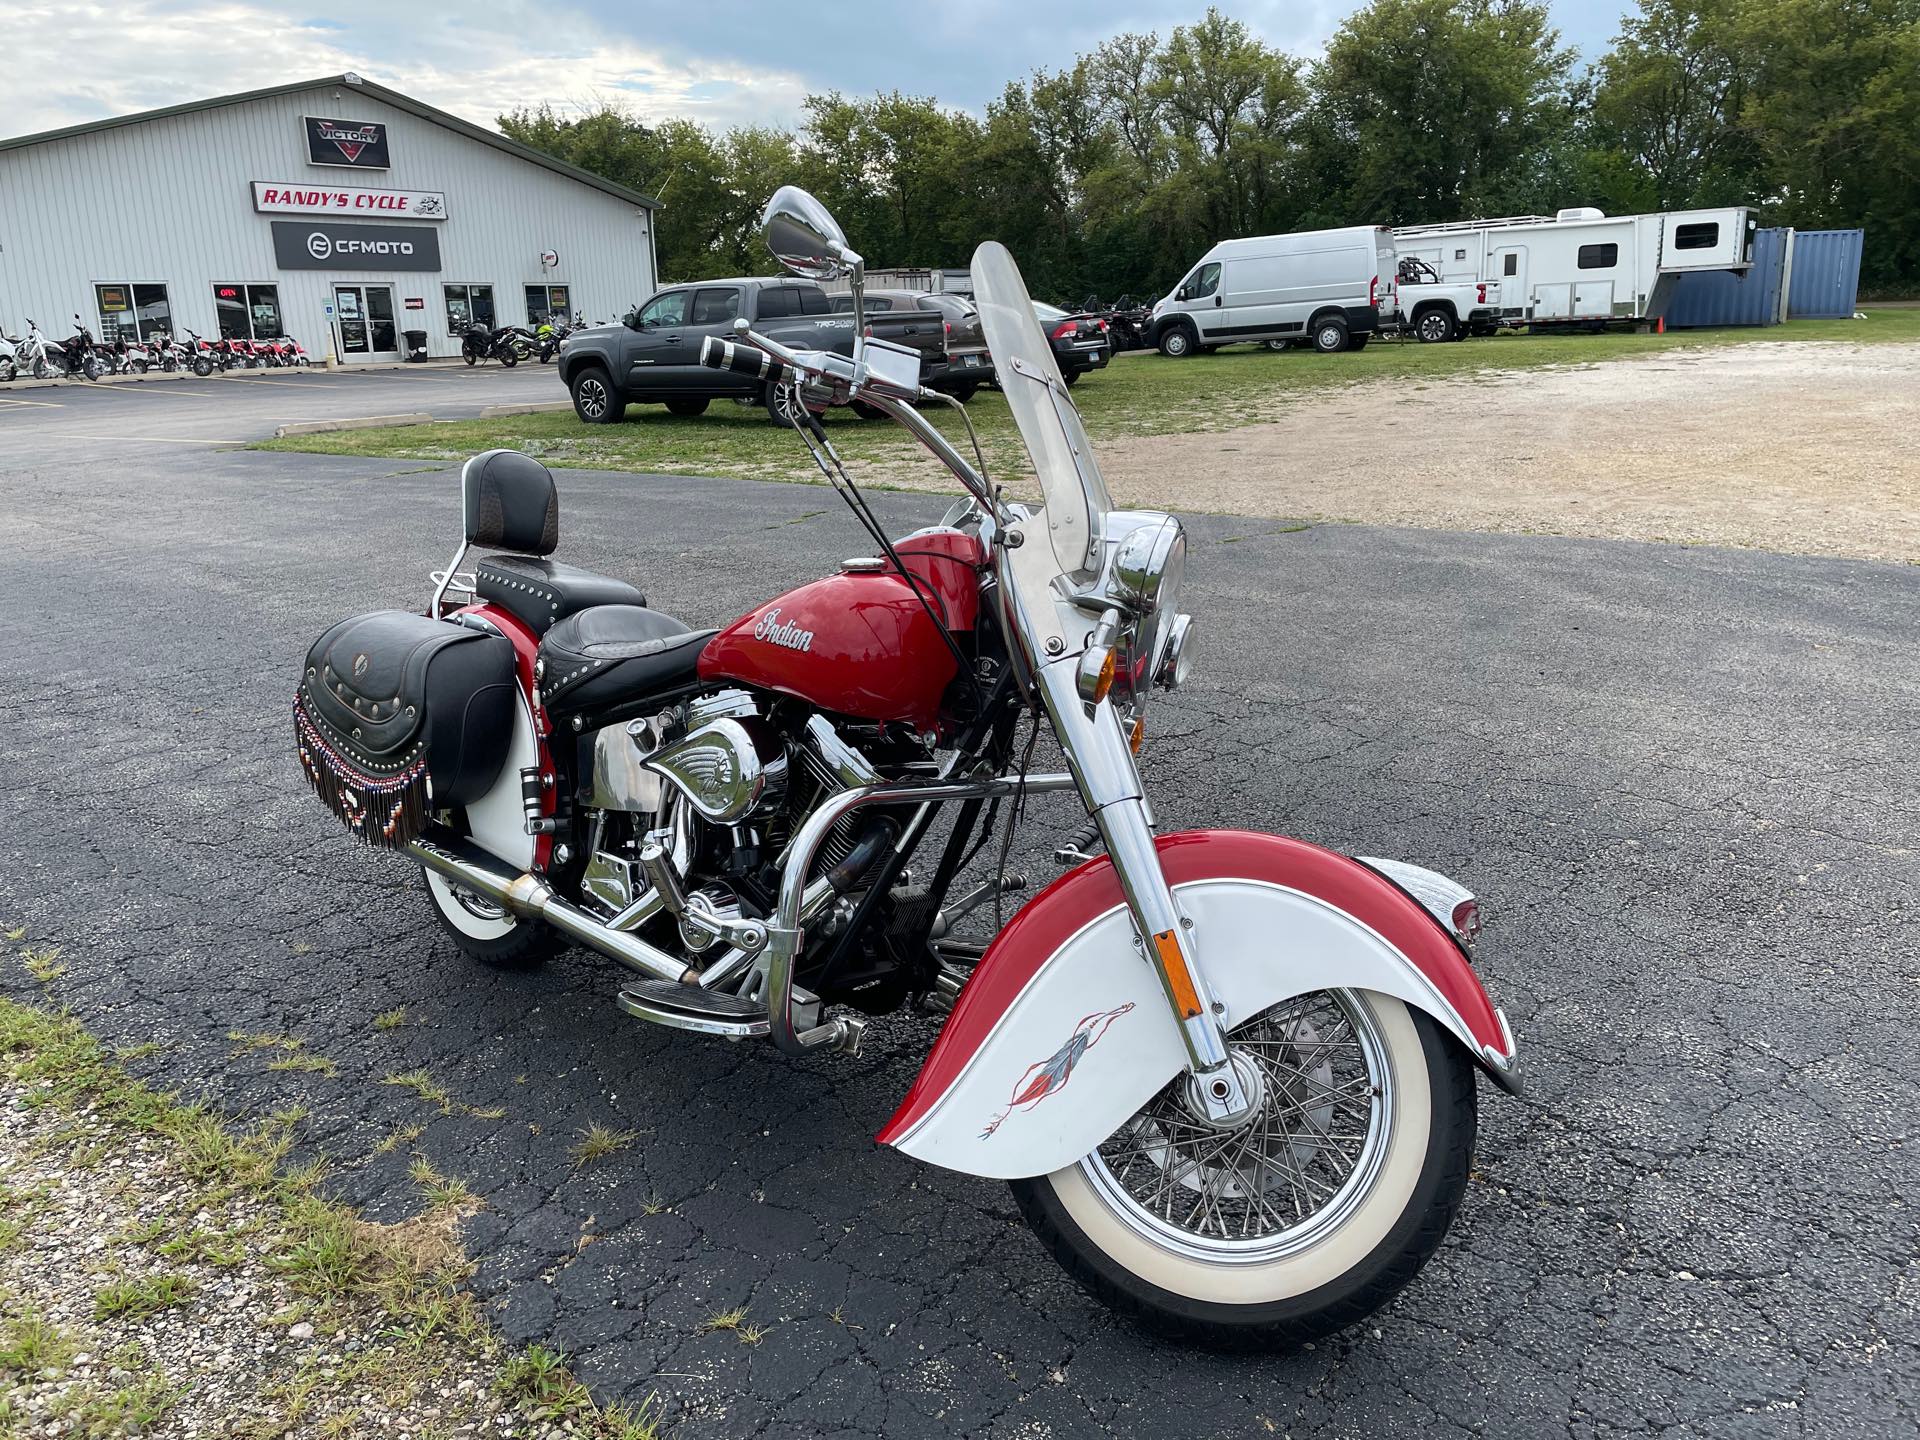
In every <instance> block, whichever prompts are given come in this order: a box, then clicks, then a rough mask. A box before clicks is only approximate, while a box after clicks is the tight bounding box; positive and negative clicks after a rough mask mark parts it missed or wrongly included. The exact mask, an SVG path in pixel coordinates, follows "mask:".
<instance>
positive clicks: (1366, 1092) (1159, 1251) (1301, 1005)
mask: <svg viewBox="0 0 1920 1440" xmlns="http://www.w3.org/2000/svg"><path fill="white" fill-rule="evenodd" d="M1229 1043H1230V1044H1231V1045H1232V1046H1233V1048H1234V1051H1235V1054H1236V1057H1237V1059H1236V1064H1237V1065H1240V1066H1245V1067H1250V1070H1249V1073H1250V1074H1252V1075H1253V1076H1254V1077H1255V1087H1256V1091H1257V1093H1258V1094H1259V1095H1260V1097H1261V1098H1260V1104H1259V1106H1258V1107H1257V1108H1256V1112H1255V1118H1254V1119H1252V1120H1251V1121H1248V1122H1246V1123H1244V1124H1243V1125H1242V1126H1240V1127H1236V1128H1235V1129H1233V1130H1229V1131H1224V1132H1223V1131H1217V1130H1209V1129H1207V1128H1206V1127H1205V1126H1204V1125H1203V1124H1202V1123H1200V1121H1199V1119H1198V1111H1197V1110H1196V1109H1195V1108H1194V1107H1192V1106H1189V1105H1188V1104H1187V1103H1186V1101H1185V1097H1184V1092H1183V1087H1184V1085H1185V1083H1186V1076H1185V1075H1184V1073H1183V1074H1182V1075H1181V1076H1180V1077H1178V1078H1177V1079H1176V1080H1175V1081H1174V1082H1173V1083H1172V1084H1171V1085H1169V1086H1168V1087H1167V1089H1165V1090H1163V1091H1162V1092H1161V1093H1160V1094H1159V1095H1157V1096H1155V1097H1154V1099H1153V1100H1152V1101H1150V1102H1148V1104H1147V1105H1145V1106H1143V1107H1142V1108H1141V1110H1140V1111H1139V1112H1137V1113H1136V1114H1135V1115H1133V1116H1132V1117H1130V1118H1129V1119H1128V1121H1127V1123H1126V1124H1125V1125H1122V1126H1121V1127H1120V1129H1119V1130H1117V1131H1116V1132H1115V1133H1114V1135H1113V1136H1112V1137H1110V1138H1109V1140H1107V1141H1106V1142H1105V1143H1103V1144H1102V1145H1101V1147H1100V1149H1099V1150H1098V1151H1096V1152H1095V1153H1094V1154H1093V1155H1090V1156H1088V1157H1087V1158H1086V1159H1084V1160H1082V1161H1081V1162H1080V1163H1078V1164H1076V1165H1071V1166H1067V1167H1066V1168H1064V1169H1061V1170H1058V1171H1055V1172H1054V1173H1053V1174H1051V1175H1046V1176H1041V1177H1039V1178H1037V1179H1033V1180H1017V1181H1014V1182H1013V1191H1014V1196H1015V1199H1016V1200H1017V1201H1018V1202H1019V1204H1020V1208H1021V1210H1022V1212H1023V1213H1024V1214H1025V1215H1026V1217H1027V1221H1028V1223H1029V1224H1031V1225H1032V1226H1033V1228H1034V1231H1035V1233H1036V1234H1037V1235H1038V1236H1039V1237H1040V1239H1041V1241H1042V1242H1043V1243H1045V1244H1046V1245H1047V1247H1048V1248H1049V1249H1050V1250H1051V1251H1052V1252H1053V1254H1054V1257H1055V1258H1056V1259H1057V1260H1059V1261H1060V1263H1061V1264H1062V1265H1063V1266H1064V1267H1065V1268H1066V1269H1067V1271H1068V1272H1069V1273H1070V1274H1072V1275H1073V1276H1074V1277H1075V1279H1077V1280H1078V1281H1079V1282H1080V1283H1081V1285H1082V1286H1084V1287H1085V1288H1086V1289H1088V1290H1089V1291H1091V1292H1093V1294H1094V1295H1095V1296H1096V1297H1098V1298H1099V1299H1100V1300H1101V1301H1102V1302H1104V1303H1105V1304H1107V1305H1110V1306H1112V1307H1114V1308H1115V1309H1118V1310H1120V1311H1121V1312H1122V1313H1130V1314H1132V1315H1133V1316H1135V1317H1136V1318H1138V1319H1140V1320H1143V1321H1146V1322H1148V1323H1150V1324H1152V1325H1154V1326H1155V1327H1156V1328H1160V1329H1165V1330H1170V1331H1173V1332H1175V1333H1178V1334H1181V1335H1185V1336H1188V1337H1191V1338H1198V1339H1203V1340H1211V1341H1214V1342H1218V1343H1226V1344H1233V1345H1243V1346H1244V1345H1259V1346H1263V1347H1273V1348H1282V1347H1285V1346H1288V1345H1296V1344H1300V1343H1303V1342H1305V1341H1308V1340H1312V1339H1315V1338H1317V1337H1319V1336H1322V1335H1326V1334H1329V1333H1331V1332H1332V1331H1335V1330H1338V1329H1341V1328H1343V1327H1345V1326H1347V1325H1350V1324H1353V1323H1354V1322H1356V1321H1358V1320H1360V1319H1362V1318H1364V1317H1365V1316H1367V1315H1369V1314H1371V1313H1372V1312H1373V1311H1374V1310H1376V1309H1378V1308H1379V1307H1380V1306H1381V1305H1383V1304H1385V1303H1386V1301H1387V1300H1388V1299H1389V1298H1391V1297H1392V1296H1393V1295H1394V1294H1395V1293H1396V1292H1397V1291H1398V1290H1399V1289H1400V1288H1401V1287H1402V1286H1404V1285H1405V1284H1406V1283H1407V1282H1408V1281H1409V1280H1411V1279H1412V1278H1413V1276H1414V1275H1415V1274H1416V1273H1417V1272H1418V1271H1419V1269H1420V1267H1421V1266H1422V1265H1423V1264H1425V1263H1426V1260H1427V1259H1428V1257H1429V1256H1431V1255H1432V1253H1433V1251H1434V1249H1435V1248H1436V1247H1437V1246H1438V1245H1439V1243H1440V1240H1441V1238H1442V1237H1443V1236H1444V1235H1445V1234H1446V1231H1447V1227H1448V1225H1449V1224H1450V1223H1451V1222H1452V1219H1453V1216H1454V1213H1455V1211H1456V1210H1457V1209H1458V1208H1459V1205H1460V1200H1461V1197H1462V1195H1463V1194H1464V1192H1465V1189H1466V1181H1467V1171H1468V1168H1469V1166H1470V1165H1471V1163H1472V1156H1473V1143H1474V1132H1475V1119H1476V1114H1475V1106H1474V1088H1473V1087H1474V1081H1473V1070H1472V1065H1471V1063H1470V1062H1469V1061H1468V1060H1467V1058H1466V1056H1465V1055H1464V1054H1463V1053H1462V1052H1461V1051H1460V1048H1459V1046H1458V1045H1457V1044H1455V1043H1454V1042H1453V1041H1452V1040H1451V1039H1450V1038H1449V1037H1447V1036H1446V1035H1445V1034H1443V1033H1442V1032H1441V1030H1440V1029H1439V1028H1438V1026H1436V1025H1435V1024H1434V1023H1433V1021H1431V1020H1430V1019H1429V1018H1428V1017H1426V1016H1425V1015H1423V1014H1420V1013H1418V1012H1416V1011H1413V1010H1411V1009H1409V1008H1408V1007H1407V1006H1406V1005H1405V1004H1404V1003H1402V1002H1401V1001H1399V1000H1395V999H1392V998H1390V997H1388V996H1384V995H1380V994H1376V993H1372V992H1362V991H1322V992H1318V993H1317V994H1315V995H1311V996H1302V997H1298V998H1297V999H1295V1000H1290V1001H1286V1002H1283V1003H1282V1004H1280V1005H1277V1006H1275V1007H1273V1009H1271V1010H1269V1011H1267V1012H1266V1013H1265V1014H1264V1015H1262V1016H1257V1017H1255V1018H1254V1019H1253V1020H1251V1021H1249V1022H1248V1023H1247V1024H1245V1025H1242V1026H1240V1027H1238V1028H1236V1029H1235V1031H1234V1032H1233V1035H1232V1036H1231V1037H1230V1040H1229Z"/></svg>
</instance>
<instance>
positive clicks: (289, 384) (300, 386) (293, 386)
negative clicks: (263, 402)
mask: <svg viewBox="0 0 1920 1440" xmlns="http://www.w3.org/2000/svg"><path fill="white" fill-rule="evenodd" d="M235 378H236V379H237V378H238V377H235ZM239 383H240V384H242V385H280V386H284V387H285V388H286V389H288V390H305V389H306V388H307V386H308V385H309V384H310V383H311V382H310V381H306V380H259V379H255V378H254V377H253V376H251V375H249V376H248V377H247V378H246V379H244V380H241V381H240V382H239Z"/></svg>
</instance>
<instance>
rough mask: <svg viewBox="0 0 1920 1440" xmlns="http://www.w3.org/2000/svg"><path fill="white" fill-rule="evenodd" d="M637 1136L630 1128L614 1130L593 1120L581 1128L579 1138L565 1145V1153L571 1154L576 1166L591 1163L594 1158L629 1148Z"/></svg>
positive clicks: (602, 1157)
mask: <svg viewBox="0 0 1920 1440" xmlns="http://www.w3.org/2000/svg"><path fill="white" fill-rule="evenodd" d="M639 1138H640V1137H639V1135H637V1134H635V1133H634V1132H633V1131H631V1130H615V1129H614V1128H613V1127H612V1126H610V1125H602V1124H601V1123H600V1122H599V1121H598V1120H595V1121H594V1122H593V1123H592V1124H591V1125H588V1126H587V1127H586V1128H585V1129H583V1130H581V1132H580V1138H579V1139H578V1140H576V1141H574V1142H573V1144H572V1145H570V1146H568V1147H567V1153H568V1154H569V1155H571V1156H573V1163H574V1165H575V1166H576V1167H577V1166H581V1165H591V1164H592V1163H593V1162H594V1161H596V1160H604V1159H606V1157H607V1156H609V1155H614V1154H618V1153H619V1152H620V1151H622V1150H626V1149H629V1148H630V1147H631V1146H632V1145H633V1142H634V1141H636V1140H638V1139H639Z"/></svg>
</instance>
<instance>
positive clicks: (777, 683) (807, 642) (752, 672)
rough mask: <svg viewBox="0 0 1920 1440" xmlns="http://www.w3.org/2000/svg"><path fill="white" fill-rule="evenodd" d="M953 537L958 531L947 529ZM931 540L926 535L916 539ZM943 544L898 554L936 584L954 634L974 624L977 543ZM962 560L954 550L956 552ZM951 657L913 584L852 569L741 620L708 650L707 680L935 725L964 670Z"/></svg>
mask: <svg viewBox="0 0 1920 1440" xmlns="http://www.w3.org/2000/svg"><path fill="white" fill-rule="evenodd" d="M948 533H953V532H948ZM914 538H915V539H924V538H925V537H914ZM956 540H958V541H972V543H973V546H974V547H975V548H973V549H971V550H969V549H967V548H966V546H965V545H964V544H958V543H953V542H948V541H946V540H945V539H944V537H943V538H942V539H941V540H940V541H939V542H937V543H936V544H935V545H933V546H929V547H927V548H926V550H923V551H921V552H920V553H919V554H918V555H912V556H910V555H908V554H906V553H905V552H906V548H907V544H908V543H909V542H902V544H901V545H900V546H899V547H897V548H899V549H900V550H901V551H902V552H903V553H902V558H903V559H904V560H906V563H907V565H908V566H909V567H910V568H911V569H912V570H913V572H914V574H915V576H916V577H919V578H921V579H922V580H923V581H925V582H929V588H930V589H931V590H932V591H933V592H934V603H935V607H936V608H937V609H939V610H941V611H944V612H945V614H946V617H947V623H948V625H949V627H950V628H952V629H954V630H956V631H965V630H970V629H971V628H972V627H973V623H974V618H975V612H976V609H977V606H978V598H979V597H978V575H977V573H976V572H975V570H974V568H973V567H974V566H976V565H978V564H979V563H981V559H982V557H981V554H980V551H979V549H978V545H979V542H978V541H973V540H972V537H971V536H956ZM956 551H957V552H959V553H952V552H956ZM958 670H959V666H958V665H957V664H956V662H955V661H954V658H953V652H952V651H950V650H948V649H947V645H946V642H945V641H944V640H942V639H941V638H940V631H939V629H938V627H937V626H935V624H934V623H933V620H932V619H931V618H930V617H929V616H928V615H927V612H926V609H925V608H924V607H923V606H922V605H921V603H920V600H919V598H918V597H916V596H915V594H914V593H913V589H912V587H911V586H909V585H908V584H907V582H906V581H905V580H903V579H901V578H900V576H899V575H898V574H896V573H895V572H894V571H892V570H891V569H888V570H881V571H850V572H848V573H845V574H840V575H833V576H830V577H828V578H827V579H825V580H816V581H814V582H813V583H812V584H811V585H802V586H801V587H800V588H799V589H797V590H789V591H788V592H787V593H786V594H784V595H781V596H779V597H777V598H775V599H773V600H769V601H768V602H767V603H766V604H764V605H761V606H759V607H758V608H756V609H754V610H752V611H750V612H748V613H747V614H745V615H742V616H741V617H740V618H739V619H738V620H736V621H734V622H733V623H732V624H731V625H729V626H727V628H726V629H724V630H722V631H721V632H720V633H719V634H718V635H716V636H714V637H713V639H711V640H709V641H708V642H707V645H706V648H705V649H704V650H702V651H701V652H700V678H701V679H702V680H732V681H737V682H738V683H740V684H744V685H755V686H758V687H760V688H761V689H763V690H777V691H779V692H780V693H782V694H784V695H792V696H795V697H797V698H798V699H801V700H805V701H806V702H807V703H808V704H811V705H817V706H819V707H820V708H821V709H822V710H830V711H832V712H834V713H835V714H838V715H851V716H854V717H856V718H858V719H862V720H899V721H904V722H906V723H908V724H911V725H912V726H913V727H914V728H915V729H916V730H930V729H933V728H934V725H935V722H936V720H937V719H938V716H939V713H940V697H941V696H942V695H943V694H944V693H945V692H946V688H947V686H948V685H949V684H950V683H952V681H953V677H954V675H955V674H956V673H958Z"/></svg>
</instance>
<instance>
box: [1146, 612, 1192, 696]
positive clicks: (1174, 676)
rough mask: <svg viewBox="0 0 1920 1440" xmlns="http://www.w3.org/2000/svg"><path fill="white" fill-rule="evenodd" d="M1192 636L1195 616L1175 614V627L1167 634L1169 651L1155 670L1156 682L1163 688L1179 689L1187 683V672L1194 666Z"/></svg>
mask: <svg viewBox="0 0 1920 1440" xmlns="http://www.w3.org/2000/svg"><path fill="white" fill-rule="evenodd" d="M1192 638H1193V617H1192V616H1191V615H1176V616H1174V617H1173V628H1172V629H1171V630H1170V631H1169V632H1168V634H1167V653H1166V654H1165V655H1163V656H1162V657H1161V659H1160V665H1159V668H1158V669H1156V670H1155V671H1154V672H1153V683H1154V684H1156V685H1158V686H1160V687H1161V688H1162V689H1163V690H1178V689H1179V688H1180V687H1181V686H1182V685H1184V684H1186V683H1187V672H1188V671H1189V670H1191V669H1192V668H1193V650H1192V649H1191V647H1190V644H1189V642H1190V641H1191V640H1192Z"/></svg>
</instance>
